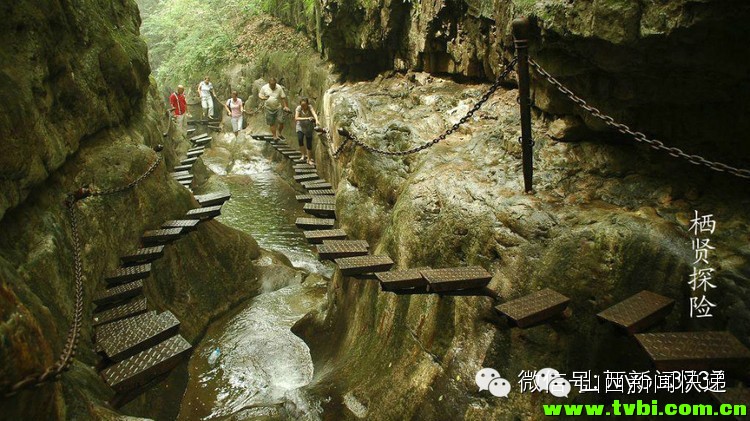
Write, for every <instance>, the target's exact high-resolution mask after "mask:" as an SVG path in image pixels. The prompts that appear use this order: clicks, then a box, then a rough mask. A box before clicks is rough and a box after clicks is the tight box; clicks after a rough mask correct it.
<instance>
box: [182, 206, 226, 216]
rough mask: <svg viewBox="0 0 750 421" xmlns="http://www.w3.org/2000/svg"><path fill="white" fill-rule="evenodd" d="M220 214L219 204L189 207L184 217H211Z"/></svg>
mask: <svg viewBox="0 0 750 421" xmlns="http://www.w3.org/2000/svg"><path fill="white" fill-rule="evenodd" d="M219 215H221V205H216V206H206V207H203V208H196V209H191V210H189V211H188V213H186V214H185V218H186V219H211V218H214V217H217V216H219Z"/></svg>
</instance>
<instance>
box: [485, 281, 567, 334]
mask: <svg viewBox="0 0 750 421" xmlns="http://www.w3.org/2000/svg"><path fill="white" fill-rule="evenodd" d="M569 302H570V298H568V297H566V296H564V295H562V294H560V293H559V292H557V291H554V290H551V289H549V288H545V289H543V290H541V291H537V292H534V293H532V294H529V295H527V296H525V297H521V298H517V299H515V300H512V301H508V302H507V303H503V304H500V305H499V306H496V307H495V309H497V311H499V312H500V313H502V314H504V315H505V316H507V317H508V318H510V319H511V320H513V321H514V322H515V323H516V325H518V327H520V328H525V327H530V326H533V325H535V324H538V323H541V322H544V321H546V320H548V319H550V318H552V317H555V316H557V315H559V314H560V313H562V312H563V311H564V310H565V307H567V306H568V303H569Z"/></svg>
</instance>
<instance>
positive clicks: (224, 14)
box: [141, 0, 262, 87]
mask: <svg viewBox="0 0 750 421" xmlns="http://www.w3.org/2000/svg"><path fill="white" fill-rule="evenodd" d="M261 1H262V0H261ZM141 3H142V5H141V7H142V13H143V26H142V33H143V36H144V37H145V38H146V41H147V42H148V44H149V47H150V53H151V57H150V58H151V64H152V67H153V69H154V72H155V74H156V80H157V81H158V82H159V84H160V85H161V86H169V87H173V86H175V85H177V84H183V85H186V86H192V85H193V84H197V81H198V80H200V79H201V78H202V76H203V74H204V73H207V72H211V71H213V70H215V69H217V68H220V67H221V66H223V65H226V64H227V63H229V61H230V60H231V59H233V58H235V57H234V54H233V51H234V49H235V45H236V44H237V43H236V39H237V37H238V35H239V34H240V33H241V30H242V27H243V24H244V22H245V17H247V16H250V15H252V14H254V13H257V10H258V8H257V5H256V3H257V1H247V0H156V1H154V0H142V1H141Z"/></svg>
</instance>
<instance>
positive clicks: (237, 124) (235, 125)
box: [232, 116, 242, 133]
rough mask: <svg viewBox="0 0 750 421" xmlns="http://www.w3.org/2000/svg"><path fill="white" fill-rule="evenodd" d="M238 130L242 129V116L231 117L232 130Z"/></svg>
mask: <svg viewBox="0 0 750 421" xmlns="http://www.w3.org/2000/svg"><path fill="white" fill-rule="evenodd" d="M240 130H242V116H240V117H232V131H233V132H235V133H236V132H238V131H240Z"/></svg>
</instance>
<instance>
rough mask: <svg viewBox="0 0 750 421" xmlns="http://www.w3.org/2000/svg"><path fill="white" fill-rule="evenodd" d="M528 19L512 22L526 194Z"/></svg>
mask: <svg viewBox="0 0 750 421" xmlns="http://www.w3.org/2000/svg"><path fill="white" fill-rule="evenodd" d="M530 26H531V24H530V23H529V19H528V18H518V19H515V20H514V21H513V38H514V40H515V44H516V57H517V58H518V67H517V69H518V103H519V104H520V105H521V139H520V140H521V150H522V151H523V185H524V189H525V190H526V193H528V192H530V191H531V190H532V187H531V180H532V177H533V172H534V166H533V150H532V147H533V146H534V140H533V139H532V137H531V88H530V84H531V83H530V80H529V33H530V32H531V31H530Z"/></svg>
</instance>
